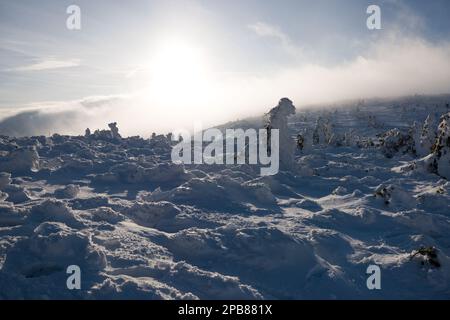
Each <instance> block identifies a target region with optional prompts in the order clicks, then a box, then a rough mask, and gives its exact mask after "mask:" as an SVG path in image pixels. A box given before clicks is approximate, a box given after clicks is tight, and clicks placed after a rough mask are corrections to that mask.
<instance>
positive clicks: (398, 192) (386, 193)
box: [375, 184, 416, 208]
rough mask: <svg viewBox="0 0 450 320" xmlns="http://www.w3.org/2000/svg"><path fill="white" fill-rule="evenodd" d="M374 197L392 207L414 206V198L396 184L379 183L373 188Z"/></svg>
mask: <svg viewBox="0 0 450 320" xmlns="http://www.w3.org/2000/svg"><path fill="white" fill-rule="evenodd" d="M375 197H376V198H379V199H382V200H383V202H384V204H385V205H389V206H394V207H403V208H405V207H406V208H410V207H414V206H415V204H416V200H415V199H414V198H413V197H412V196H411V195H410V194H409V193H408V192H406V191H405V190H403V189H402V188H401V187H399V186H397V185H392V184H388V185H384V184H381V185H379V186H378V187H377V188H376V189H375Z"/></svg>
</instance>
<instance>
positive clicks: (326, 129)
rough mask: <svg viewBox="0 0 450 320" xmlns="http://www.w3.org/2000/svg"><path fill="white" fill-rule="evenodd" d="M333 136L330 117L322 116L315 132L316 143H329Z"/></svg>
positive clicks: (314, 140)
mask: <svg viewBox="0 0 450 320" xmlns="http://www.w3.org/2000/svg"><path fill="white" fill-rule="evenodd" d="M332 136H333V125H332V123H331V120H330V118H329V117H324V116H320V117H319V118H318V119H317V121H316V127H315V129H314V133H313V142H314V144H328V143H330V140H331V138H332Z"/></svg>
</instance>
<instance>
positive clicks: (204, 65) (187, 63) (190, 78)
mask: <svg viewBox="0 0 450 320" xmlns="http://www.w3.org/2000/svg"><path fill="white" fill-rule="evenodd" d="M149 72H150V79H151V80H150V85H151V88H152V92H153V94H154V95H155V96H156V97H157V98H159V99H170V100H171V101H172V103H183V104H185V105H190V104H195V103H198V102H199V101H200V100H202V98H204V96H205V95H207V93H208V92H209V91H210V90H209V88H210V77H209V69H208V59H207V55H206V54H205V52H204V51H203V50H202V49H201V48H200V47H198V46H195V45H194V44H191V43H188V42H186V41H183V40H180V39H171V40H167V41H165V42H164V43H162V44H161V45H160V46H158V47H157V49H156V52H155V54H154V56H153V57H152V59H151V63H150V67H149Z"/></svg>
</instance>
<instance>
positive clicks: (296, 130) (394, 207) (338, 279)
mask: <svg viewBox="0 0 450 320" xmlns="http://www.w3.org/2000/svg"><path fill="white" fill-rule="evenodd" d="M414 99H415V100H414ZM447 99H448V97H437V98H426V97H423V98H421V97H416V98H411V99H407V100H400V101H395V102H392V101H391V102H386V101H384V102H376V103H371V102H366V103H363V102H360V103H359V104H358V105H356V106H350V107H347V108H344V107H342V108H337V109H333V108H328V109H323V110H322V109H310V110H298V111H297V114H296V115H295V116H292V117H291V118H290V119H289V130H290V131H291V133H292V137H293V138H295V137H297V135H299V134H300V135H302V137H303V140H301V141H302V146H301V147H300V146H299V148H297V150H296V159H295V166H293V168H292V169H291V170H289V171H286V170H283V169H282V170H281V171H280V172H279V173H278V174H277V175H273V176H263V177H261V176H260V175H259V169H258V168H257V167H255V166H252V165H242V164H239V165H206V164H198V165H194V164H193V165H180V164H174V163H172V162H171V160H170V153H171V146H172V145H173V144H174V142H172V141H170V139H169V138H170V136H169V137H168V136H162V135H153V136H152V137H151V138H150V139H144V138H140V137H129V138H124V137H121V136H120V134H119V132H118V129H117V125H116V124H114V123H113V124H110V126H109V127H110V130H96V131H94V132H93V133H91V131H90V130H89V131H87V132H86V134H85V135H83V136H61V135H54V136H51V137H24V138H13V137H6V136H2V137H0V154H1V158H0V298H3V299H15V298H33V299H55V298H58V299H72V298H84V299H310V298H321V299H347V298H350V299H360V298H388V299H398V298H407V299H421V298H438V299H448V298H449V297H450V258H449V256H450V195H449V192H450V183H449V182H448V181H447V180H446V179H448V172H449V170H450V164H449V160H448V155H449V154H450V153H449V145H448V136H449V134H448V133H449V131H448V114H447V113H448V112H449V110H447V107H446V103H448V101H447ZM403 105H406V106H407V107H406V110H407V114H403V113H402V112H401V111H399V110H402V106H403ZM408 106H411V108H414V112H410V111H408ZM435 114H437V115H435ZM445 114H447V115H446V116H445ZM429 115H431V116H429ZM441 116H442V117H441ZM433 119H436V120H433ZM437 119H440V120H437ZM414 122H416V124H415V125H413V123H414ZM246 123H247V124H249V125H251V124H252V122H246ZM255 123H257V126H260V125H263V124H262V123H263V122H262V121H261V122H259V123H258V122H255ZM228 126H229V127H234V124H233V123H230V124H228ZM119 127H120V123H119ZM414 128H415V129H414ZM285 138H286V137H285ZM433 140H434V141H433ZM431 142H433V143H431ZM292 143H295V140H294V139H292ZM421 247H426V248H428V247H434V248H435V249H436V252H437V259H438V261H439V265H440V266H439V267H438V266H436V265H435V264H432V263H430V260H429V259H428V258H427V256H426V255H424V254H417V252H418V250H419V249H420V248H421ZM422 251H423V250H422ZM414 253H416V255H414ZM373 264H376V265H379V266H380V268H381V290H369V289H368V288H367V285H366V280H367V277H368V274H366V270H367V267H368V266H369V265H373ZM70 265H77V266H79V267H80V269H81V290H69V289H68V288H67V286H66V280H67V277H68V274H67V273H66V269H67V267H68V266H70Z"/></svg>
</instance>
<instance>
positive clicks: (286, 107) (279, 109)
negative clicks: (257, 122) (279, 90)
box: [266, 98, 296, 170]
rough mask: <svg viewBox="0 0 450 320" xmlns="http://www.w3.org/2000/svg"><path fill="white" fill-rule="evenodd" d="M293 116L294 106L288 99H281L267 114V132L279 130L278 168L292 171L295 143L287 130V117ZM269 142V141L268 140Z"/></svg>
mask: <svg viewBox="0 0 450 320" xmlns="http://www.w3.org/2000/svg"><path fill="white" fill-rule="evenodd" d="M293 114H295V106H294V105H293V104H292V101H291V100H289V99H288V98H282V99H281V100H280V101H279V102H278V105H277V106H276V107H274V108H272V109H271V110H270V111H269V113H268V114H267V116H268V120H267V123H266V128H267V130H270V129H278V130H279V138H280V140H279V148H280V150H279V154H280V168H282V169H287V170H289V169H292V168H293V164H294V154H295V148H296V147H295V141H294V139H292V137H291V135H290V133H289V128H288V121H287V119H288V117H289V116H291V115H293ZM269 141H270V140H269Z"/></svg>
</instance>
